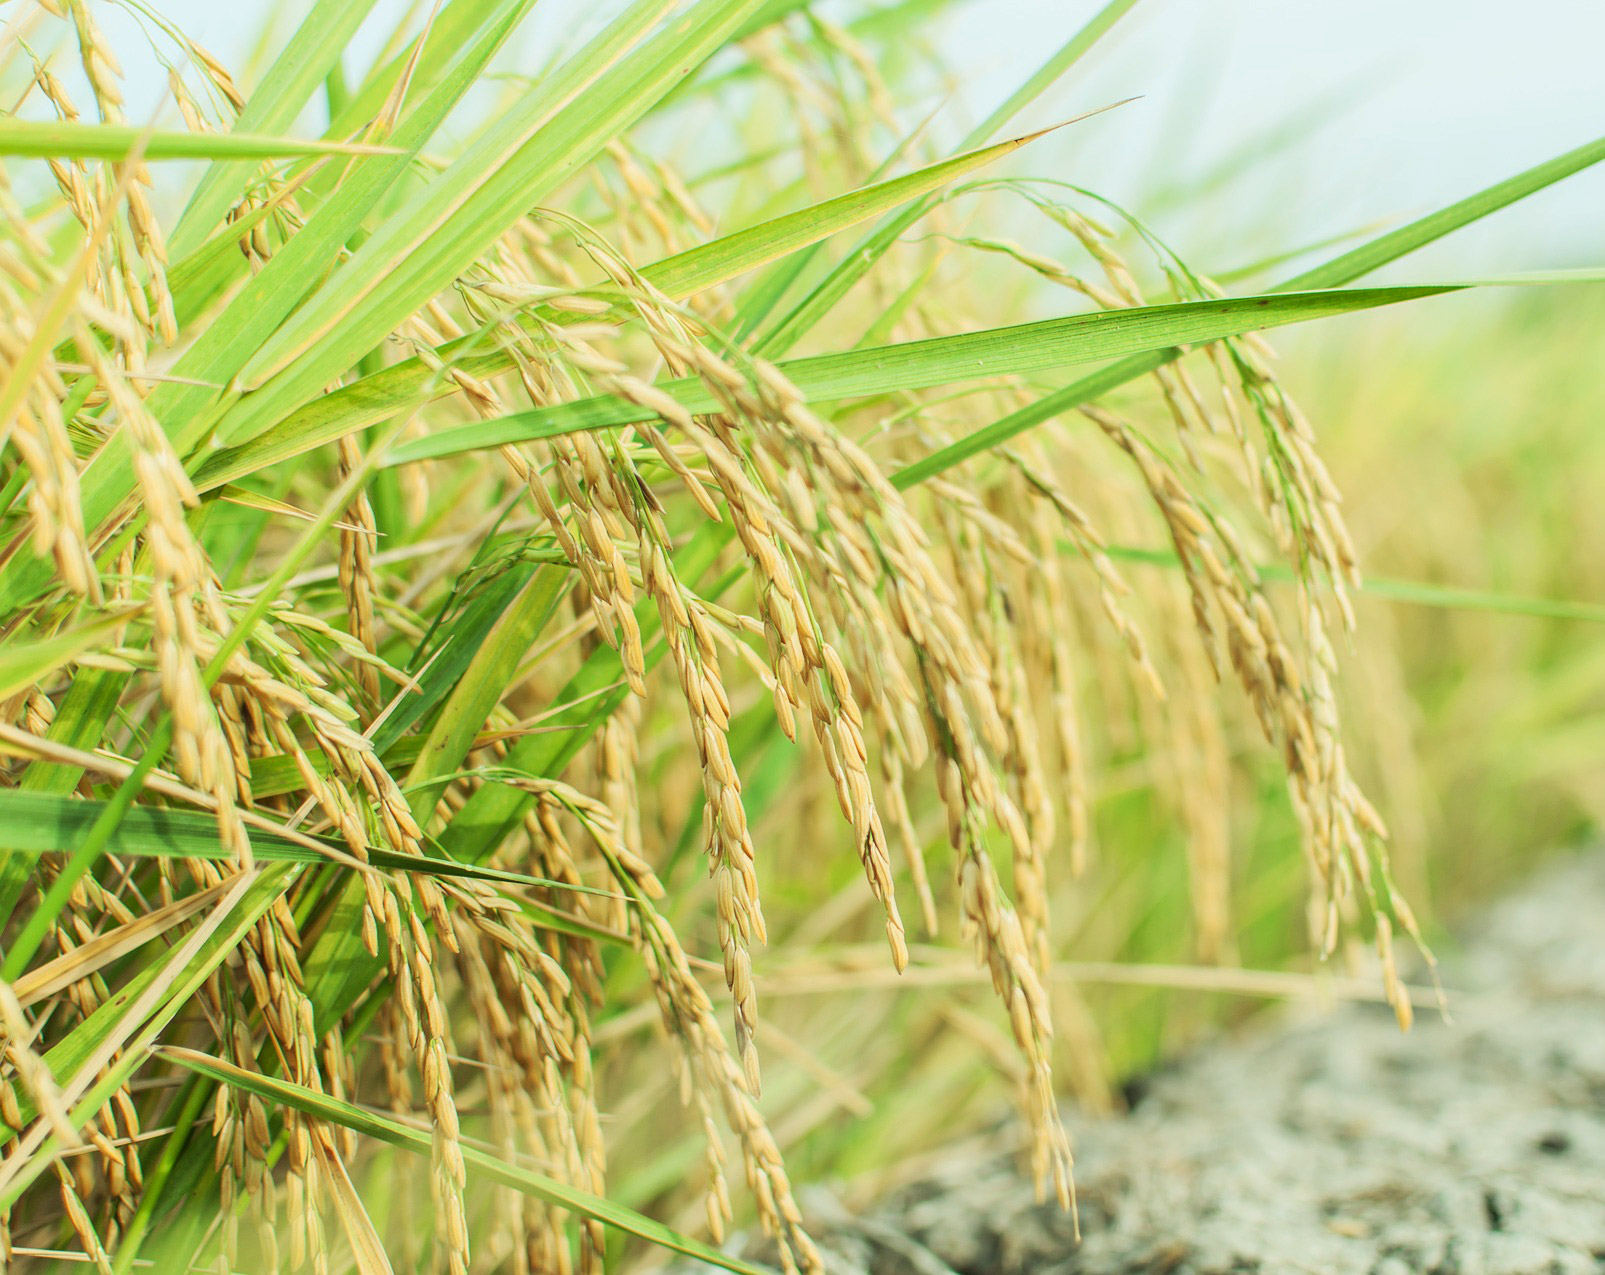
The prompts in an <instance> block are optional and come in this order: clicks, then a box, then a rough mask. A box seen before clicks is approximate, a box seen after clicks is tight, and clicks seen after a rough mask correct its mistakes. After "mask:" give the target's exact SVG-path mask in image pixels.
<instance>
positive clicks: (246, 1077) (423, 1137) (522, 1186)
mask: <svg viewBox="0 0 1605 1275" xmlns="http://www.w3.org/2000/svg"><path fill="white" fill-rule="evenodd" d="M160 1054H161V1056H162V1057H163V1058H166V1059H167V1060H168V1061H170V1062H173V1063H176V1064H177V1065H178V1066H180V1067H184V1068H187V1069H188V1070H190V1071H193V1072H195V1073H196V1074H198V1075H202V1076H206V1077H208V1078H209V1079H212V1080H215V1081H217V1082H219V1083H220V1084H225V1085H229V1086H232V1087H233V1088H235V1089H239V1090H241V1091H242V1092H245V1093H250V1094H255V1095H256V1096H257V1097H259V1098H264V1099H266V1100H267V1101H269V1102H272V1103H274V1104H276V1105H279V1106H284V1107H289V1108H291V1109H292V1110H295V1111H300V1112H303V1113H305V1114H306V1115H309V1116H314V1117H316V1118H317V1119H319V1120H326V1121H328V1122H329V1123H330V1124H335V1125H339V1126H340V1127H341V1128H343V1129H350V1130H351V1131H352V1132H354V1133H358V1134H361V1135H362V1136H364V1137H368V1138H373V1139H375V1140H377V1141H379V1142H385V1143H388V1144H389V1145H391V1146H393V1147H401V1148H402V1149H404V1150H407V1151H413V1152H417V1153H420V1154H423V1155H428V1154H430V1147H431V1135H430V1133H429V1132H428V1131H426V1130H423V1129H414V1128H411V1127H410V1126H408V1125H404V1124H401V1123H400V1122H398V1121H396V1120H394V1119H392V1118H391V1117H389V1116H386V1115H382V1114H380V1113H378V1112H375V1111H369V1110H367V1109H365V1108H363V1107H358V1106H355V1105H353V1104H351V1103H348V1102H342V1101H341V1100H340V1099H338V1098H331V1097H329V1096H328V1095H327V1094H320V1093H315V1092H313V1091H312V1090H310V1089H307V1088H305V1087H304V1086H301V1085H297V1084H294V1083H292V1082H290V1081H288V1080H280V1079H278V1078H277V1077H270V1076H263V1075H259V1074H258V1073H256V1072H251V1071H246V1070H244V1069H243V1068H240V1067H236V1066H234V1065H233V1064H231V1063H227V1062H224V1061H223V1060H222V1059H219V1058H213V1057H211V1056H210V1055H208V1054H202V1053H198V1052H197V1051H195V1050H192V1049H182V1048H176V1047H173V1046H165V1047H163V1048H162V1049H161V1050H160ZM462 1153H463V1159H464V1161H465V1162H466V1163H467V1164H468V1167H469V1170H470V1172H471V1174H473V1175H474V1176H477V1177H480V1178H482V1179H483V1180H484V1181H486V1182H494V1183H496V1184H497V1185H499V1186H506V1187H511V1188H512V1189H513V1190H515V1191H520V1192H523V1193H524V1194H525V1195H529V1196H533V1197H534V1198H535V1199H538V1200H544V1201H545V1202H546V1203H548V1204H552V1205H556V1206H557V1207H559V1208H562V1209H565V1210H567V1211H568V1212H570V1213H575V1214H578V1215H579V1216H581V1217H588V1218H594V1219H595V1220H596V1221H598V1222H602V1223H605V1224H606V1225H608V1226H612V1227H617V1228H618V1229H619V1230H621V1231H626V1232H628V1233H629V1234H631V1235H635V1236H638V1237H639V1238H641V1239H644V1240H647V1241H649V1242H650V1243H652V1244H656V1245H659V1246H660V1247H662V1248H667V1249H672V1250H673V1251H674V1252H677V1253H683V1254H685V1255H686V1256H687V1257H694V1258H696V1259H697V1260H698V1261H702V1262H707V1263H709V1264H710V1265H713V1266H717V1267H719V1268H720V1269H722V1270H727V1271H737V1272H740V1273H741V1275H766V1273H765V1272H764V1271H763V1270H762V1269H761V1268H760V1267H757V1266H753V1265H751V1264H750V1263H748V1262H743V1261H741V1260H739V1259H738V1258H734V1257H729V1256H727V1255H726V1254H724V1253H721V1252H719V1251H718V1250H717V1249H715V1248H710V1247H709V1246H708V1245H706V1244H703V1243H700V1242H699V1241H697V1240H694V1239H692V1238H691V1237H690V1236H688V1235H682V1234H680V1233H679V1232H678V1231H675V1230H672V1229H671V1228H669V1227H667V1226H664V1225H663V1224H662V1223H661V1222H655V1221H653V1220H652V1219H651V1218H649V1217H646V1216H644V1215H642V1214H640V1213H637V1212H635V1211H634V1210H633V1209H627V1208H624V1207H623V1206H622V1205H618V1204H614V1203H612V1202H611V1201H610V1200H605V1199H603V1198H602V1197H601V1196H597V1195H592V1194H590V1193H589V1192H587V1191H581V1190H579V1189H578V1188H576V1187H571V1186H567V1185H565V1184H564V1183H562V1182H559V1181H557V1180H556V1179H554V1178H549V1177H546V1176H545V1175H543V1174H540V1173H535V1172H533V1171H532V1170H529V1169H526V1168H523V1167H522V1166H520V1165H516V1164H509V1163H508V1162H507V1161H505V1160H502V1159H499V1158H498V1157H496V1156H493V1155H490V1154H488V1153H487V1152H485V1151H481V1150H480V1149H479V1148H477V1147H474V1146H470V1145H466V1144H465V1145H464V1146H463V1149H462Z"/></svg>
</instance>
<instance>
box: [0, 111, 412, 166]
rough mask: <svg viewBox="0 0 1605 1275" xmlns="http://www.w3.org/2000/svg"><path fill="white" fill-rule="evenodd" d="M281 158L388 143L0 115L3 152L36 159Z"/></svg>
mask: <svg viewBox="0 0 1605 1275" xmlns="http://www.w3.org/2000/svg"><path fill="white" fill-rule="evenodd" d="M136 152H141V158H143V159H147V160H153V159H219V160H223V159H282V158H286V157H291V156H299V155H389V154H393V153H394V151H393V150H392V149H391V148H390V147H388V146H365V145H361V144H358V143H355V142H314V141H303V140H299V139H297V138H291V137H263V136H260V135H258V134H254V133H187V132H171V131H168V130H165V129H145V128H134V127H132V126H131V125H125V124H69V123H66V122H64V121H59V120H19V119H16V118H14V117H12V116H0V155H5V156H10V157H14V158H32V159H104V160H111V161H114V162H122V161H126V160H127V159H128V157H129V156H130V155H132V154H135V153H136Z"/></svg>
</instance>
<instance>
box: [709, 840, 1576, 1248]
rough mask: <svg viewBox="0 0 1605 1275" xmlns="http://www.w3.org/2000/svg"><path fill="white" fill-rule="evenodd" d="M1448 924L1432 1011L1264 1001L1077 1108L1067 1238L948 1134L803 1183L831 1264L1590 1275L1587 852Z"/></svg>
mask: <svg viewBox="0 0 1605 1275" xmlns="http://www.w3.org/2000/svg"><path fill="white" fill-rule="evenodd" d="M1465 940H1466V943H1465V948H1464V951H1463V952H1462V953H1461V954H1460V955H1459V956H1458V957H1457V958H1455V959H1454V960H1452V961H1448V962H1446V963H1445V978H1446V981H1447V982H1449V984H1450V986H1451V988H1452V989H1453V990H1452V992H1451V1011H1452V1014H1453V1022H1452V1023H1450V1024H1447V1025H1446V1024H1444V1023H1442V1022H1440V1021H1438V1019H1437V1016H1436V1015H1435V1014H1431V1013H1423V1014H1421V1015H1420V1018H1419V1020H1418V1023H1417V1026H1416V1028H1415V1030H1414V1031H1412V1032H1411V1033H1410V1034H1409V1035H1403V1034H1401V1033H1400V1032H1399V1030H1398V1028H1397V1026H1396V1025H1395V1024H1394V1022H1393V1018H1392V1015H1391V1014H1390V1013H1388V1012H1387V1011H1386V1010H1384V1009H1381V1008H1378V1007H1373V1006H1349V1007H1345V1008H1340V1009H1337V1010H1333V1011H1327V1012H1322V1013H1320V1014H1313V1013H1306V1014H1304V1015H1302V1016H1289V1017H1283V1018H1281V1019H1279V1020H1277V1021H1275V1022H1272V1023H1270V1024H1268V1025H1265V1026H1262V1027H1260V1028H1257V1029H1255V1030H1254V1031H1253V1032H1251V1033H1250V1034H1246V1035H1244V1036H1242V1037H1240V1038H1237V1039H1232V1040H1228V1041H1225V1042H1221V1043H1216V1044H1213V1045H1210V1046H1207V1047H1205V1048H1203V1049H1201V1050H1199V1051H1198V1052H1197V1053H1195V1054H1192V1055H1190V1056H1188V1057H1186V1058H1184V1059H1182V1060H1180V1061H1178V1062H1177V1063H1176V1064H1174V1065H1173V1066H1171V1067H1169V1068H1167V1069H1166V1070H1165V1071H1164V1072H1163V1073H1162V1074H1160V1075H1158V1076H1155V1077H1153V1078H1152V1079H1151V1081H1150V1082H1149V1083H1147V1084H1146V1086H1145V1087H1144V1092H1143V1093H1142V1095H1141V1097H1140V1098H1139V1100H1138V1101H1137V1103H1136V1105H1135V1107H1134V1109H1133V1110H1132V1111H1131V1113H1130V1114H1129V1115H1126V1116H1122V1117H1119V1118H1117V1119H1111V1120H1107V1121H1089V1120H1086V1119H1084V1118H1079V1119H1078V1118H1076V1117H1074V1116H1072V1118H1071V1120H1070V1124H1071V1128H1072V1132H1073V1134H1074V1136H1075V1144H1076V1180H1077V1183H1078V1186H1079V1189H1080V1201H1081V1224H1082V1240H1081V1243H1080V1244H1079V1245H1078V1244H1077V1243H1076V1242H1075V1240H1074V1238H1073V1235H1072V1232H1071V1226H1070V1222H1069V1219H1068V1218H1067V1217H1065V1216H1064V1215H1062V1214H1061V1213H1059V1211H1058V1210H1057V1209H1056V1208H1054V1207H1051V1206H1049V1207H1042V1206H1038V1205H1036V1204H1035V1203H1034V1202H1033V1200H1032V1193H1031V1190H1030V1187H1029V1185H1028V1184H1027V1183H1026V1182H1025V1181H1024V1180H1023V1179H1022V1178H1021V1176H1020V1174H1019V1172H1018V1170H1017V1167H1016V1164H1015V1161H1014V1159H1013V1157H1011V1156H1009V1155H1006V1154H1005V1155H1000V1154H998V1153H996V1152H992V1153H990V1154H988V1153H984V1152H979V1151H975V1150H971V1151H968V1152H965V1151H963V1150H957V1151H955V1153H954V1156H953V1158H952V1159H951V1160H950V1161H947V1162H945V1163H943V1164H942V1167H941V1168H940V1170H939V1171H937V1172H934V1173H933V1174H932V1175H930V1176H929V1177H927V1178H925V1179H924V1180H922V1181H919V1182H917V1183H916V1184H914V1185H912V1186H908V1187H905V1188H903V1189H901V1190H899V1191H897V1192H895V1193H893V1194H892V1195H890V1196H888V1197H887V1198H885V1199H883V1200H881V1201H880V1202H879V1203H878V1204H877V1205H876V1206H875V1207H874V1208H873V1209H872V1210H871V1211H869V1212H868V1213H867V1214H863V1215H860V1216H856V1217H850V1216H849V1215H848V1214H847V1212H846V1211H845V1210H843V1209H842V1208H841V1207H840V1206H839V1205H836V1204H835V1203H834V1202H833V1201H832V1200H831V1198H830V1197H828V1196H826V1195H824V1194H823V1193H820V1192H814V1193H812V1195H811V1197H810V1199H809V1200H808V1207H809V1211H810V1213H811V1215H812V1216H811V1218H810V1222H811V1225H812V1227H813V1229H814V1231H815V1233H816V1235H817V1236H818V1238H819V1239H820V1241H821V1246H822V1247H823V1248H825V1249H826V1250H827V1251H828V1254H829V1260H830V1263H831V1265H830V1270H831V1275H871V1273H872V1275H1027V1273H1028V1272H1029V1273H1030V1275H1039V1273H1040V1275H1138V1273H1139V1272H1141V1273H1143V1275H1161V1273H1163V1275H1228V1273H1231V1275H1237V1273H1239V1272H1263V1273H1265V1275H1271V1273H1277V1275H1280V1273H1281V1272H1288V1273H1289V1275H1294V1273H1298V1272H1319V1273H1320V1275H1351V1273H1352V1275H1408V1273H1409V1272H1429V1273H1431V1275H1540V1273H1543V1275H1550V1273H1556V1275H1560V1273H1565V1275H1571V1273H1572V1272H1599V1273H1601V1275H1605V857H1602V856H1599V855H1594V856H1592V857H1589V858H1586V859H1578V860H1570V861H1568V862H1566V863H1564V864H1562V865H1558V866H1557V867H1556V868H1554V869H1551V870H1549V871H1547V872H1545V873H1544V874H1542V875H1541V876H1540V878H1539V879H1538V880H1537V881H1536V882H1534V883H1533V884H1532V885H1531V886H1530V887H1529V888H1527V889H1525V890H1524V891H1523V892H1522V893H1520V894H1519V895H1518V896H1515V897H1512V898H1510V899H1508V900H1506V901H1505V902H1503V903H1501V904H1499V905H1498V906H1497V907H1495V908H1493V909H1492V910H1491V911H1490V912H1489V913H1487V914H1486V915H1485V916H1484V917H1483V919H1482V921H1481V922H1480V923H1479V924H1477V925H1475V926H1473V927H1471V928H1470V929H1469V930H1468V931H1467V932H1466V934H1465ZM750 1255H751V1256H758V1257H761V1256H762V1249H761V1248H759V1249H757V1250H755V1251H754V1252H753V1253H752V1254H750ZM697 1269H700V1270H706V1269H708V1268H700V1267H699V1268H697Z"/></svg>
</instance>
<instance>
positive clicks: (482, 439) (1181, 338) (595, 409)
mask: <svg viewBox="0 0 1605 1275" xmlns="http://www.w3.org/2000/svg"><path fill="white" fill-rule="evenodd" d="M1456 289H1457V285H1426V286H1418V287H1395V288H1367V289H1353V290H1343V289H1331V290H1327V291H1324V292H1300V293H1288V294H1281V295H1277V296H1251V297H1231V298H1226V299H1222V300H1212V301H1184V302H1179V303H1176V304H1172V305H1156V306H1143V307H1139V308H1133V309H1128V310H1103V311H1098V312H1096V313H1092V314H1075V315H1069V316H1067V317H1065V318H1060V319H1045V320H1042V321H1040V322H1037V323H1022V324H1017V325H1015V326H1013V327H1006V328H990V329H987V330H984V331H981V332H965V333H961V334H958V335H956V336H943V337H932V338H929V339H927V340H923V341H909V342H905V343H903V344H901V345H884V346H875V347H871V348H868V349H862V350H853V351H850V352H848V353H845V354H826V355H819V356H816V357H814V358H808V359H794V360H790V361H788V362H786V363H783V364H781V365H780V367H781V370H782V371H784V372H785V374H786V375H787V377H789V378H790V379H791V381H792V382H793V383H794V384H795V385H796V386H797V388H798V389H799V390H801V391H802V393H803V395H804V396H805V397H807V398H808V399H810V400H811V401H814V402H820V401H830V400H835V399H844V398H863V397H867V396H871V395H879V394H891V393H895V392H898V391H900V390H915V389H926V388H929V387H931V386H935V385H947V384H952V383H954V382H959V381H973V380H979V379H982V378H984V377H989V376H1005V375H1021V374H1025V373H1030V372H1045V371H1050V370H1052V369H1054V368H1059V367H1068V366H1072V365H1074V364H1078V363H1097V362H1102V361H1103V360H1105V359H1112V358H1119V357H1120V356H1122V355H1127V354H1131V353H1132V352H1133V351H1147V350H1153V349H1165V348H1169V347H1170V346H1172V345H1176V344H1193V343H1196V342H1202V341H1214V340H1219V339H1220V338H1222V337H1227V336H1238V335H1241V334H1242V333H1245V332H1254V331H1259V330H1261V329H1263V328H1270V327H1277V326H1279V325H1282V324H1286V323H1300V322H1304V321H1307V320H1310V319H1319V318H1328V317H1330V316H1333V315H1338V314H1348V313H1352V312H1353V311H1356V310H1365V309H1369V308H1372V307H1374V306H1380V305H1391V304H1394V303H1396V302H1400V301H1410V300H1415V299H1418V298H1421V297H1428V296H1435V295H1437V294H1439V293H1443V292H1452V291H1455V290H1456ZM660 388H661V389H662V390H663V391H664V392H665V393H667V394H670V395H672V396H673V397H674V398H675V399H676V401H678V402H679V403H681V404H682V405H683V406H685V407H686V408H688V409H689V410H691V411H693V412H708V411H713V410H715V409H716V407H717V406H718V404H717V401H716V400H715V399H714V397H713V395H712V393H711V392H710V391H709V390H708V389H707V388H706V387H705V386H704V385H703V383H702V382H701V381H700V380H696V379H694V378H686V379H683V380H678V381H672V382H668V383H666V384H664V385H662V386H660ZM654 418H655V414H654V413H653V412H651V411H649V410H647V409H645V408H642V407H640V406H638V405H636V404H633V403H629V402H626V401H625V400H623V399H620V398H614V397H611V396H607V395H602V396H598V397H596V398H589V399H583V400H581V401H579V402H576V403H562V404H558V405H556V406H553V407H544V408H537V409H535V410H533V411H528V412H516V413H513V414H511V415H508V416H503V417H498V418H495V419H492V420H487V421H478V422H474V423H472V424H468V425H460V426H456V427H453V428H450V429H443V430H440V431H438V432H436V433H434V434H431V435H429V436H427V437H425V438H419V439H414V440H413V441H411V442H408V443H404V444H402V445H401V446H400V447H398V448H396V449H395V450H394V451H393V452H392V453H391V454H390V456H389V457H388V458H387V459H386V461H385V464H386V465H404V464H409V463H412V462H414V461H419V460H432V459H436V458H439V457H442V456H454V455H457V454H459V453H461V452H466V451H478V450H482V449H484V448H487V447H498V446H502V445H503V444H506V443H515V442H527V441H530V440H532V439H539V438H551V437H554V436H556V435H560V434H568V433H575V432H578V431H581V430H593V429H604V428H606V427H608V426H611V425H627V424H631V423H633V422H636V421H644V420H652V419H654Z"/></svg>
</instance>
